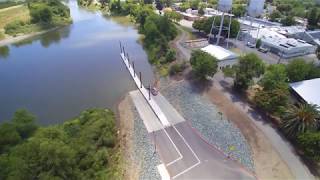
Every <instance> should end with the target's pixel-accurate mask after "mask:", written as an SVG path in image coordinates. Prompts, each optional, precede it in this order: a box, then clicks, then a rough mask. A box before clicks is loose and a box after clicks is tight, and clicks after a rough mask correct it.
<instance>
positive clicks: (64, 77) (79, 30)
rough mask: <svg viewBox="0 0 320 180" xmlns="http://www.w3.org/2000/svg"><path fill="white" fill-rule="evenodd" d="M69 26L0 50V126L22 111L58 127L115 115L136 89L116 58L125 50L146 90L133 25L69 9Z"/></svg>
mask: <svg viewBox="0 0 320 180" xmlns="http://www.w3.org/2000/svg"><path fill="white" fill-rule="evenodd" d="M68 6H69V7H70V11H71V16H72V19H73V24H72V25H70V26H67V27H64V28H60V29H58V30H55V31H52V32H50V33H46V34H44V35H41V36H38V37H34V38H32V39H29V40H25V41H23V42H20V43H18V44H13V45H10V46H8V47H2V50H1V53H2V55H1V56H0V83H1V85H0V122H4V121H5V120H10V119H11V118H12V116H13V113H14V112H15V111H16V110H17V109H21V108H24V109H27V110H29V111H30V112H32V113H33V114H35V115H36V116H37V121H38V122H39V123H40V124H42V125H48V124H57V123H61V122H63V121H65V120H67V119H70V118H72V117H75V116H76V115H78V114H79V113H80V112H81V111H83V110H85V109H87V108H93V107H100V108H110V109H113V110H114V109H115V108H116V105H117V103H118V102H119V101H120V100H121V98H122V97H123V96H124V95H125V94H126V93H127V92H129V91H130V90H133V89H135V86H134V83H133V82H132V80H131V79H130V76H129V73H128V72H127V70H126V69H125V66H124V64H122V62H121V60H120V56H119V51H120V50H119V41H122V42H123V44H125V46H126V47H127V48H126V49H127V51H128V52H129V55H130V58H131V59H132V60H134V61H135V65H136V67H137V71H141V72H142V74H143V81H144V83H145V84H147V83H152V82H153V72H152V67H151V66H150V64H149V63H148V60H147V55H146V53H145V52H144V50H143V48H142V46H141V44H139V43H138V40H139V34H138V32H137V30H136V29H135V28H134V26H133V25H127V24H126V25H124V24H121V23H119V22H117V21H114V20H112V19H110V18H106V17H104V16H103V15H102V14H101V13H99V12H91V11H87V10H85V9H82V8H79V7H78V5H77V3H76V1H70V2H69V3H68Z"/></svg>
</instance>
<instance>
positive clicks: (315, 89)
mask: <svg viewBox="0 0 320 180" xmlns="http://www.w3.org/2000/svg"><path fill="white" fill-rule="evenodd" d="M290 87H291V88H292V90H294V91H295V93H296V94H297V95H299V97H300V98H301V99H303V100H304V101H305V102H307V103H309V104H316V105H318V106H320V95H319V92H320V78H317V79H311V80H306V81H300V82H296V83H291V84H290Z"/></svg>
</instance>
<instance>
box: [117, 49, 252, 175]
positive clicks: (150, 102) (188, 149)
mask: <svg viewBox="0 0 320 180" xmlns="http://www.w3.org/2000/svg"><path fill="white" fill-rule="evenodd" d="M121 59H122V61H123V63H124V65H125V67H126V68H127V69H128V72H129V73H130V76H131V77H132V79H133V80H134V82H135V84H136V86H137V88H138V89H139V90H138V91H135V92H132V93H130V95H131V97H132V99H133V102H134V104H135V106H136V108H137V110H138V112H139V114H140V116H141V118H142V119H143V122H144V124H145V126H146V128H147V131H148V133H149V135H150V137H151V138H152V139H153V141H154V143H155V144H156V147H157V152H158V153H159V155H160V158H161V160H162V162H163V164H164V166H165V167H166V168H165V169H166V170H167V172H168V173H165V174H169V176H170V178H171V179H255V177H254V176H253V175H252V174H251V173H249V172H248V171H246V170H245V169H244V168H243V166H241V165H240V164H239V163H238V162H236V161H233V160H231V159H229V158H228V157H227V156H225V155H224V154H223V153H221V152H219V151H218V150H217V149H215V148H214V147H212V146H210V145H209V144H207V143H206V142H205V141H204V140H203V139H202V138H201V137H200V136H199V135H198V134H197V133H196V131H195V130H193V129H192V128H191V127H190V126H189V125H188V124H187V122H186V121H185V119H184V118H183V117H182V116H181V115H180V114H179V113H178V112H177V111H176V110H175V108H174V107H173V106H172V105H171V104H170V103H169V102H168V101H167V100H166V99H165V98H164V97H163V96H162V95H161V94H160V93H159V94H158V95H157V96H152V95H150V93H148V91H147V89H146V88H145V87H144V86H143V85H142V84H141V82H140V79H139V77H138V76H137V75H136V74H135V71H134V70H133V67H132V65H131V62H129V60H128V58H127V57H125V55H124V53H121Z"/></svg>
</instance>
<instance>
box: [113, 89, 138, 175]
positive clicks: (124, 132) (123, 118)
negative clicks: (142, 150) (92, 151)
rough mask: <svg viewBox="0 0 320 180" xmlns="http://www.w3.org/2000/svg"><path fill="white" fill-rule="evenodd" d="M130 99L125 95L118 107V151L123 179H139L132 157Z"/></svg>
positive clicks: (132, 126) (132, 122)
mask: <svg viewBox="0 0 320 180" xmlns="http://www.w3.org/2000/svg"><path fill="white" fill-rule="evenodd" d="M130 101H131V99H130V97H129V95H127V96H126V97H125V98H124V99H123V100H122V101H121V102H120V103H119V106H118V113H119V114H118V117H119V129H120V130H119V137H120V150H121V155H122V160H123V161H122V163H123V179H128V180H137V179H139V172H140V170H139V166H137V165H136V164H135V163H134V162H135V160H134V157H133V153H132V152H133V151H134V149H133V143H134V142H133V131H134V129H133V128H134V117H133V116H134V115H133V112H132V111H131V105H130Z"/></svg>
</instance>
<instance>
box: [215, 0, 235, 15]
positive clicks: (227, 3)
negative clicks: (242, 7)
mask: <svg viewBox="0 0 320 180" xmlns="http://www.w3.org/2000/svg"><path fill="white" fill-rule="evenodd" d="M231 8H232V0H219V3H218V10H219V11H222V12H228V11H230V10H231Z"/></svg>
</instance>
